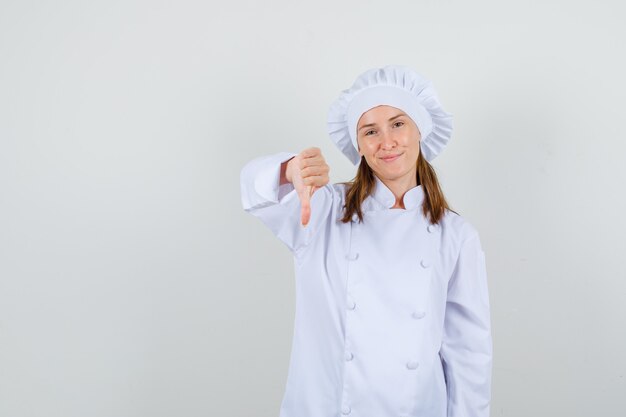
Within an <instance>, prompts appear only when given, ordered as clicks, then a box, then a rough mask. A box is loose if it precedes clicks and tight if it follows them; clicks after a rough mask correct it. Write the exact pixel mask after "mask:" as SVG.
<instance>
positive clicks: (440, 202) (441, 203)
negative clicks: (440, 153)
mask: <svg viewBox="0 0 626 417" xmlns="http://www.w3.org/2000/svg"><path fill="white" fill-rule="evenodd" d="M416 164H417V174H416V175H417V185H421V186H422V187H423V189H424V197H425V198H424V202H423V203H422V213H423V214H424V216H425V217H426V218H427V219H428V220H429V221H430V223H431V224H435V223H439V221H440V220H441V218H442V217H443V216H444V214H445V211H446V209H448V210H450V211H452V212H454V213H456V212H455V211H454V210H452V209H451V208H450V206H449V205H448V202H447V201H446V198H445V197H444V195H443V191H442V190H441V186H440V185H439V181H438V180H437V174H436V173H435V169H434V168H433V166H432V165H431V164H430V163H429V162H428V161H427V160H426V159H425V158H424V157H423V156H422V152H419V155H418V157H417V162H416ZM374 175H375V174H374V171H373V170H372V168H370V166H369V165H367V162H366V160H365V157H361V163H360V164H359V168H358V170H357V173H356V176H355V177H354V178H353V179H352V181H349V182H346V183H344V184H346V185H347V186H348V187H347V190H346V203H345V205H344V206H343V208H344V212H343V218H342V219H341V221H342V222H343V223H347V222H349V221H351V220H352V216H353V215H354V214H355V213H356V214H357V216H358V217H359V221H360V222H363V211H362V210H361V204H362V203H363V201H364V200H365V199H366V198H367V196H369V195H370V194H371V193H372V191H374V187H375V184H376V178H375V177H374Z"/></svg>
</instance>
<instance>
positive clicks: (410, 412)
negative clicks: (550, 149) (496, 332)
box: [241, 66, 492, 417]
mask: <svg viewBox="0 0 626 417" xmlns="http://www.w3.org/2000/svg"><path fill="white" fill-rule="evenodd" d="M328 130H329V134H330V137H331V139H332V140H333V142H334V143H335V144H336V145H337V146H338V147H339V149H340V150H341V151H342V152H343V153H344V154H345V155H346V156H347V157H348V158H349V159H350V161H351V162H353V163H354V164H355V165H357V164H358V168H357V173H356V176H355V178H354V180H353V181H351V182H349V183H341V184H329V179H328V172H329V168H328V165H327V164H326V162H325V161H324V157H323V156H322V154H321V152H320V150H319V149H318V148H309V149H306V150H304V151H302V152H300V153H298V154H295V153H279V154H277V155H271V156H266V157H261V158H257V159H254V160H252V161H250V162H249V163H248V164H246V166H245V167H244V168H243V170H242V172H241V196H242V202H243V207H244V209H245V210H246V211H248V212H249V213H251V214H253V215H254V216H256V217H258V218H260V219H261V221H263V222H264V223H265V224H266V225H267V226H268V227H269V228H270V230H271V231H272V232H273V233H274V234H275V235H276V236H277V237H278V238H279V239H280V240H281V241H282V242H283V243H284V244H285V245H286V246H287V247H288V248H289V249H290V251H291V252H292V253H293V256H294V265H295V275H296V313H295V323H294V326H295V327H294V335H293V345H292V353H291V358H290V363H289V372H288V375H287V383H286V386H285V393H284V397H283V400H282V404H281V409H280V417H341V416H350V417H403V416H404V417H409V416H411V417H417V416H420V417H487V416H488V415H489V406H490V397H491V366H492V338H491V325H490V315H489V297H488V291H487V276H486V270H485V255H484V252H483V250H482V248H481V243H480V239H479V235H478V233H477V231H476V229H475V228H474V227H473V226H472V225H471V224H470V223H469V222H467V221H466V220H464V219H463V218H462V217H461V216H460V215H458V214H457V213H456V212H453V211H452V210H451V209H450V208H449V207H448V205H447V203H446V200H445V198H444V196H443V193H442V191H441V188H440V186H439V184H438V182H437V177H436V175H435V171H434V170H433V168H432V166H431V165H430V164H429V162H428V161H431V160H432V159H433V158H434V157H435V156H436V155H437V154H438V153H439V152H440V151H441V150H442V149H443V147H444V146H445V145H446V144H447V142H448V141H449V139H450V136H451V132H452V117H451V115H450V114H448V113H446V112H445V111H444V110H443V109H442V107H441V104H440V102H439V99H438V98H437V94H436V92H435V90H434V88H433V86H432V84H431V83H430V82H429V81H428V80H426V79H424V78H423V77H422V76H420V75H419V74H417V73H415V72H413V71H412V70H411V69H409V68H406V67H402V66H387V67H384V68H379V69H373V70H369V71H366V72H365V73H363V74H361V75H360V76H359V77H358V78H357V80H356V81H355V83H354V84H353V85H352V87H351V88H349V89H347V90H344V91H342V92H341V94H340V96H339V98H338V99H337V100H336V101H335V102H334V103H333V104H332V106H331V108H330V112H329V115H328Z"/></svg>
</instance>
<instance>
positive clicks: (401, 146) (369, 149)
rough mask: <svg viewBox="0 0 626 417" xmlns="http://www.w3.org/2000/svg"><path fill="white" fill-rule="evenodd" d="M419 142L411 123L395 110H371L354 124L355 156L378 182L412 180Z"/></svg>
mask: <svg viewBox="0 0 626 417" xmlns="http://www.w3.org/2000/svg"><path fill="white" fill-rule="evenodd" d="M420 139H421V135H420V131H419V129H418V128H417V125H416V124H415V122H414V121H413V119H411V118H410V117H409V116H407V114H406V113H405V112H403V111H402V110H400V109H397V108H395V107H391V106H378V107H374V108H372V109H370V110H368V111H366V112H365V113H363V115H362V116H361V118H360V119H359V122H358V123H357V142H358V145H359V154H360V155H361V156H364V157H365V160H366V161H367V164H368V165H369V166H370V168H372V170H373V171H374V173H375V174H376V176H378V178H380V179H381V180H388V181H396V180H400V181H403V180H407V181H408V182H411V181H412V180H413V179H415V178H416V175H417V172H416V171H417V157H418V155H419V152H420Z"/></svg>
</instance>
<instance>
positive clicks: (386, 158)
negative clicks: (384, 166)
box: [380, 153, 402, 162]
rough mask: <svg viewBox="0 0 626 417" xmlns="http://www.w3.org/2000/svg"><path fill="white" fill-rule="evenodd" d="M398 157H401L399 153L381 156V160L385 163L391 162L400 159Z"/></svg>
mask: <svg viewBox="0 0 626 417" xmlns="http://www.w3.org/2000/svg"><path fill="white" fill-rule="evenodd" d="M400 155H402V154H401V153H399V154H397V155H387V156H383V157H382V158H380V159H382V160H383V161H385V162H393V161H395V160H396V159H398V158H399V157H400Z"/></svg>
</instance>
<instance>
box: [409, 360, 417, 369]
mask: <svg viewBox="0 0 626 417" xmlns="http://www.w3.org/2000/svg"><path fill="white" fill-rule="evenodd" d="M418 366H419V363H417V361H408V362H407V363H406V367H407V368H408V369H417V367H418Z"/></svg>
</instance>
